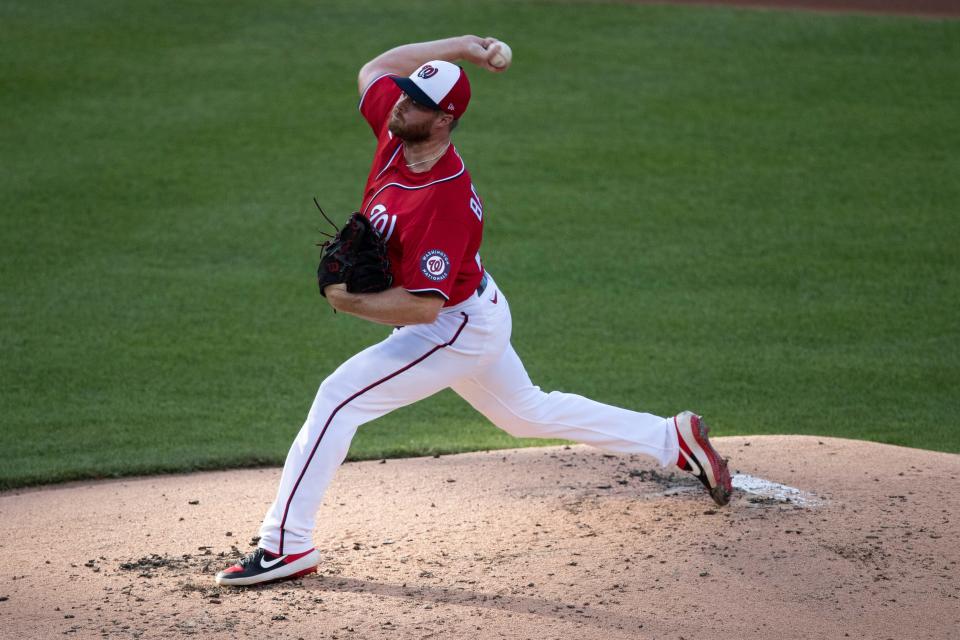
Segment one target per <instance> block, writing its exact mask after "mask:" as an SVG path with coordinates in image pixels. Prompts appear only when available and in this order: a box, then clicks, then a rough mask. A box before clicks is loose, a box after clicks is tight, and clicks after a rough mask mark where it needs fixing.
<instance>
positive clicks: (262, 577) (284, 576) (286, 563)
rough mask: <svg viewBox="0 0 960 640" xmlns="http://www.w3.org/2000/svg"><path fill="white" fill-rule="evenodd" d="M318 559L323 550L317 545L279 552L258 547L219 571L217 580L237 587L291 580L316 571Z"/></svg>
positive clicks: (218, 582) (219, 582)
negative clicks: (283, 553) (304, 548)
mask: <svg viewBox="0 0 960 640" xmlns="http://www.w3.org/2000/svg"><path fill="white" fill-rule="evenodd" d="M319 563H320V553H319V552H318V551H317V550H316V549H311V550H310V551H304V552H303V553H295V554H287V555H282V556H280V555H276V554H273V553H270V552H269V551H267V550H265V549H259V548H258V549H257V550H256V551H254V552H253V553H251V554H250V555H248V556H247V557H246V558H242V559H241V560H240V562H239V563H237V564H235V565H233V566H232V567H230V568H229V569H224V570H223V571H221V572H220V573H218V574H217V578H216V580H217V584H224V585H229V586H235V587H245V586H248V585H252V584H263V583H264V582H276V581H278V580H292V579H294V578H299V577H300V576H305V575H307V574H308V573H316V571H317V565H318V564H319Z"/></svg>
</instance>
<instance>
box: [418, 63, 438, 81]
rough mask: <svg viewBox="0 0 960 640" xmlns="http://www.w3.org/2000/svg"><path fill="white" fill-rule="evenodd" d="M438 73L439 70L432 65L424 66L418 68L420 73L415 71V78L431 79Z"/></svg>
mask: <svg viewBox="0 0 960 640" xmlns="http://www.w3.org/2000/svg"><path fill="white" fill-rule="evenodd" d="M438 71H439V70H438V69H437V68H436V67H434V66H433V65H429V64H425V65H423V66H422V67H420V71H417V77H418V78H423V79H424V80H426V79H427V78H432V77H433V76H435V75H437V72H438Z"/></svg>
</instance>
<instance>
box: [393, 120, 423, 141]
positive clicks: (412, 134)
mask: <svg viewBox="0 0 960 640" xmlns="http://www.w3.org/2000/svg"><path fill="white" fill-rule="evenodd" d="M432 126H433V121H427V122H423V123H421V124H419V125H407V126H404V124H403V123H402V122H400V120H399V119H397V118H390V124H389V125H388V128H389V129H390V133H392V134H393V135H395V136H396V137H398V138H400V139H401V140H403V141H404V142H408V143H411V144H416V143H418V142H424V141H425V140H428V139H429V138H430V129H431V127H432Z"/></svg>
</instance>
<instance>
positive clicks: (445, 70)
mask: <svg viewBox="0 0 960 640" xmlns="http://www.w3.org/2000/svg"><path fill="white" fill-rule="evenodd" d="M391 79H392V80H393V81H394V82H396V83H397V86H398V87H400V89H402V90H403V92H404V93H405V94H407V95H408V96H410V99H411V100H413V101H414V102H416V103H418V104H422V105H423V106H425V107H430V108H431V109H437V110H438V111H443V112H444V113H449V114H450V115H452V116H453V117H454V119H459V118H460V116H462V115H463V113H464V111H466V110H467V105H468V104H469V103H470V81H469V80H467V74H466V72H465V71H464V70H463V69H462V68H461V67H458V66H457V65H455V64H453V63H450V62H446V61H444V60H431V61H430V62H427V63H426V64H423V65H421V66H420V67H418V68H417V70H416V71H414V72H413V73H411V74H410V75H409V76H408V77H406V78H405V77H403V76H391Z"/></svg>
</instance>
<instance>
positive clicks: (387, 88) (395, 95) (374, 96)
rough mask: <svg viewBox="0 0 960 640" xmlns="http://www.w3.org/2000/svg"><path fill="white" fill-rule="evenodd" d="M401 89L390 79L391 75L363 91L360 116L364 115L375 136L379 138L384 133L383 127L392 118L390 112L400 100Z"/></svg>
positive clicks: (372, 83)
mask: <svg viewBox="0 0 960 640" xmlns="http://www.w3.org/2000/svg"><path fill="white" fill-rule="evenodd" d="M400 93H401V91H400V87H398V86H397V85H396V83H395V82H394V81H393V80H391V79H390V74H384V75H382V76H380V77H378V78H376V79H375V80H373V81H372V82H371V83H370V84H368V85H367V88H366V89H364V90H363V95H362V96H360V105H359V108H360V114H361V115H363V117H364V119H366V121H367V123H368V124H369V125H370V128H371V129H373V133H374V135H377V136H379V135H380V132H381V131H383V125H385V124H386V122H387V119H388V118H389V117H390V110H391V109H392V108H393V105H394V104H396V102H397V100H398V99H399V98H400Z"/></svg>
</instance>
